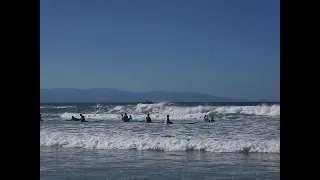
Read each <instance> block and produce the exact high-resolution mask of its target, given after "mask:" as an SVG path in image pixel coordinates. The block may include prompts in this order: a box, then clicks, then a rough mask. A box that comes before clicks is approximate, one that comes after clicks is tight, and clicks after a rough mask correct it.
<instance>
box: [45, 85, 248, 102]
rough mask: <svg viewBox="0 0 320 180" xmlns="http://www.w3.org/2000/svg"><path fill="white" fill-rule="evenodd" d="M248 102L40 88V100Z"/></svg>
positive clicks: (175, 94) (184, 94)
mask: <svg viewBox="0 0 320 180" xmlns="http://www.w3.org/2000/svg"><path fill="white" fill-rule="evenodd" d="M145 101H151V102H161V101H169V102H247V101H249V100H246V99H233V98H226V97H217V96H212V95H209V94H203V93H193V92H165V91H151V92H129V91H122V90H118V89H111V88H93V89H70V88H54V89H40V102H145Z"/></svg>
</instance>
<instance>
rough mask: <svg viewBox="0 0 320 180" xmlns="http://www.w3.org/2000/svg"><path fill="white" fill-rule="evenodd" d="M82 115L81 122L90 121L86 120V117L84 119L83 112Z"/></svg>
mask: <svg viewBox="0 0 320 180" xmlns="http://www.w3.org/2000/svg"><path fill="white" fill-rule="evenodd" d="M80 117H81V118H80V121H81V122H88V121H86V119H84V116H83V115H82V114H80Z"/></svg>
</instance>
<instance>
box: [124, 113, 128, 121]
mask: <svg viewBox="0 0 320 180" xmlns="http://www.w3.org/2000/svg"><path fill="white" fill-rule="evenodd" d="M123 121H124V122H129V118H128V115H127V113H124V116H123Z"/></svg>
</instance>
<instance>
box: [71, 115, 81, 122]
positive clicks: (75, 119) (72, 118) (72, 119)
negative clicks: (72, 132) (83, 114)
mask: <svg viewBox="0 0 320 180" xmlns="http://www.w3.org/2000/svg"><path fill="white" fill-rule="evenodd" d="M71 121H80V119H78V118H75V117H74V116H72V117H71Z"/></svg>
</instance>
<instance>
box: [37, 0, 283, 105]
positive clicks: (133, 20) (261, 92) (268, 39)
mask: <svg viewBox="0 0 320 180" xmlns="http://www.w3.org/2000/svg"><path fill="white" fill-rule="evenodd" d="M40 26H41V27H40V46H41V47H40V64H41V67H40V77H41V79H40V86H41V88H117V89H121V90H127V91H134V92H146V91H156V90H164V91H169V92H199V93H206V94H210V95H214V96H219V97H230V98H244V99H269V100H276V101H280V3H279V1H278V0H277V1H276V0H261V1H256V0H242V1H237V0H224V1H212V0H197V1H195V0H175V1H171V0H153V1H150V0H135V1H132V0H108V1H105V0H91V1H88V0H68V1H63V0H42V1H41V6H40Z"/></svg>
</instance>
